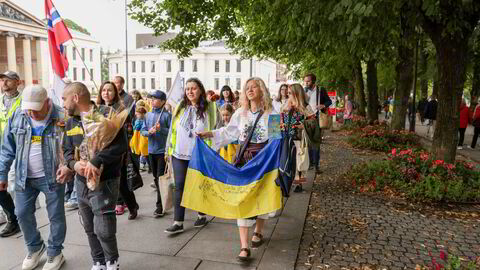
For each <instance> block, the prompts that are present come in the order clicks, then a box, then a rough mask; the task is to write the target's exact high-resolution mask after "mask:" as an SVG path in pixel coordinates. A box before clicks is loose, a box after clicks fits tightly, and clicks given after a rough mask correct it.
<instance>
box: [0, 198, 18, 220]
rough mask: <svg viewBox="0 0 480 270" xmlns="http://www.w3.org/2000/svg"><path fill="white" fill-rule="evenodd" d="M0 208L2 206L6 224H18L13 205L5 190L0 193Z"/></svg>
mask: <svg viewBox="0 0 480 270" xmlns="http://www.w3.org/2000/svg"><path fill="white" fill-rule="evenodd" d="M0 206H2V208H3V212H5V215H6V216H7V219H8V222H11V223H14V224H16V223H18V221H17V216H16V215H15V204H14V203H13V199H12V196H11V195H10V193H8V192H7V191H6V190H4V191H0Z"/></svg>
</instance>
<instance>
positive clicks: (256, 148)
mask: <svg viewBox="0 0 480 270" xmlns="http://www.w3.org/2000/svg"><path fill="white" fill-rule="evenodd" d="M240 104H241V107H240V108H239V109H238V110H237V111H235V113H234V114H233V116H232V118H231V120H230V122H229V123H228V125H227V126H225V127H222V128H219V129H216V130H212V131H207V132H198V133H197V136H199V137H200V138H202V139H206V138H211V139H212V146H213V148H214V149H219V148H220V147H223V146H225V145H228V144H229V143H232V142H234V141H236V140H238V141H239V144H241V145H242V144H245V143H247V148H246V150H245V153H244V155H243V156H241V157H236V158H238V159H239V161H240V162H239V164H240V165H241V166H243V165H245V164H246V163H247V162H248V161H249V160H251V159H252V158H253V157H255V155H256V154H257V153H258V152H260V150H262V149H263V147H264V146H265V145H267V142H268V116H269V115H270V114H272V113H275V111H274V109H273V107H272V100H271V99H270V93H269V92H268V90H267V87H266V86H265V83H264V82H263V80H262V79H260V78H257V77H253V78H250V79H248V80H247V81H246V82H245V86H244V88H243V91H242V94H241V95H240ZM257 119H258V122H257V124H256V125H255V122H256V120H257ZM254 126H255V127H254ZM250 132H252V134H253V135H252V139H251V140H250V142H246V140H247V139H248V137H249V136H248V135H249V133H250ZM255 219H256V222H255ZM266 219H268V213H265V214H264V215H260V216H257V217H249V218H246V219H238V220H237V224H238V227H239V233H240V243H241V249H240V254H239V255H238V257H237V258H238V260H240V261H247V260H248V259H249V257H250V248H249V245H248V229H249V227H251V226H252V225H253V224H254V223H255V231H254V234H253V237H252V247H253V248H257V247H259V246H261V245H262V244H263V234H262V232H263V227H264V225H265V220H266Z"/></svg>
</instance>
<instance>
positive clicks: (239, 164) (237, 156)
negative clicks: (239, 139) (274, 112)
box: [233, 111, 263, 168]
mask: <svg viewBox="0 0 480 270" xmlns="http://www.w3.org/2000/svg"><path fill="white" fill-rule="evenodd" d="M262 115H263V111H260V113H259V114H258V115H257V118H256V119H255V122H254V123H253V126H252V129H251V130H250V132H249V133H248V136H247V140H245V141H244V142H243V144H242V146H241V147H238V148H237V151H238V152H237V153H236V154H235V159H234V162H233V166H235V167H237V168H240V167H242V166H243V165H244V164H243V162H242V160H243V154H245V150H247V147H248V144H249V143H250V140H252V136H253V132H254V131H255V127H256V126H257V123H258V121H259V120H260V118H261V117H262Z"/></svg>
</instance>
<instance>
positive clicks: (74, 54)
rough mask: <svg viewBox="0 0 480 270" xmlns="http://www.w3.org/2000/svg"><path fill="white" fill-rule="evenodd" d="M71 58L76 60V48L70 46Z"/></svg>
mask: <svg viewBox="0 0 480 270" xmlns="http://www.w3.org/2000/svg"><path fill="white" fill-rule="evenodd" d="M72 59H73V60H77V48H75V47H73V48H72Z"/></svg>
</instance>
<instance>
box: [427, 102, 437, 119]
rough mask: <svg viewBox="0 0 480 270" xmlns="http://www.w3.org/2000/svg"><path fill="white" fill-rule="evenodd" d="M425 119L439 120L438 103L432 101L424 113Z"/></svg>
mask: <svg viewBox="0 0 480 270" xmlns="http://www.w3.org/2000/svg"><path fill="white" fill-rule="evenodd" d="M424 117H425V119H430V120H437V101H436V100H430V101H429V102H428V103H427V106H425V112H424Z"/></svg>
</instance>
